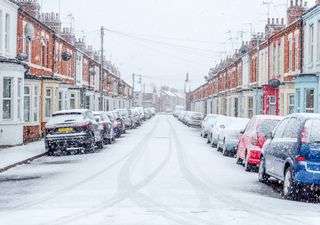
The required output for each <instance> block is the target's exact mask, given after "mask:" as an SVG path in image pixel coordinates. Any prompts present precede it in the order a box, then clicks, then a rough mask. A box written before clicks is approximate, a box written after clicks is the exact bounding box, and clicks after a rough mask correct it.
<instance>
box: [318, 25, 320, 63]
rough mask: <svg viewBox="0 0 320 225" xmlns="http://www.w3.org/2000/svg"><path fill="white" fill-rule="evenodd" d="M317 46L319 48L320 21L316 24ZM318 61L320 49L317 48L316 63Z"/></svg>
mask: <svg viewBox="0 0 320 225" xmlns="http://www.w3.org/2000/svg"><path fill="white" fill-rule="evenodd" d="M317 46H318V47H319V46H320V20H318V23H317ZM319 60H320V49H319V48H317V61H319Z"/></svg>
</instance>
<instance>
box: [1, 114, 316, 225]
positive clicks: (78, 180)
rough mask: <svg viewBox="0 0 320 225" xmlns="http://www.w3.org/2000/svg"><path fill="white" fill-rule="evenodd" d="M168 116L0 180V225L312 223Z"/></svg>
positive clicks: (310, 214)
mask: <svg viewBox="0 0 320 225" xmlns="http://www.w3.org/2000/svg"><path fill="white" fill-rule="evenodd" d="M199 134H200V133H199V130H198V129H195V128H188V127H186V126H184V125H183V124H181V123H180V122H178V121H177V120H176V119H175V118H173V117H172V116H169V115H158V116H156V117H155V118H153V119H152V120H150V121H147V122H146V123H145V124H144V125H143V126H142V127H140V128H139V129H137V130H132V131H129V132H128V134H126V135H125V136H124V137H123V138H121V139H119V140H117V143H116V144H115V145H112V146H106V147H105V149H104V150H102V151H101V152H99V153H96V154H89V155H76V156H66V157H44V158H41V159H39V160H36V161H34V162H32V163H31V164H28V165H23V166H20V167H17V168H15V169H13V170H10V171H7V172H5V173H2V174H0V190H1V195H0V224H1V225H2V224H3V225H13V224H15V225H21V224H23V225H59V224H61V225H62V224H63V225H64V224H74V225H96V224H99V225H100V224H101V225H102V224H103V225H106V224H108V225H109V224H110V225H120V224H121V225H171V224H181V225H198V224H205V225H207V224H208V225H209V224H210V225H211V224H213V225H214V224H217V225H222V224H226V225H232V224H246V225H248V224H254V225H259V224H266V225H270V224H272V225H277V224H290V225H293V224H308V225H309V224H319V223H320V205H319V204H315V203H305V202H296V201H288V200H283V199H281V195H280V193H279V192H278V191H277V189H278V188H279V187H278V186H277V185H276V184H274V185H272V186H270V185H269V186H268V185H264V184H261V183H259V182H258V181H257V174H256V173H247V172H244V170H243V168H240V166H239V165H236V163H235V160H234V159H231V158H226V157H223V156H222V154H221V153H218V152H217V151H215V150H214V149H212V148H210V147H209V146H208V145H207V144H206V141H205V140H204V139H202V138H201V137H200V135H199Z"/></svg>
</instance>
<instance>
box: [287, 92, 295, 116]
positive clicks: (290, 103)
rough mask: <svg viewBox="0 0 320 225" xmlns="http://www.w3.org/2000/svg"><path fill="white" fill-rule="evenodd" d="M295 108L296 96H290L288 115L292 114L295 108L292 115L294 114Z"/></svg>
mask: <svg viewBox="0 0 320 225" xmlns="http://www.w3.org/2000/svg"><path fill="white" fill-rule="evenodd" d="M291 98H292V99H293V103H292V102H291V101H290V100H291ZM294 106H295V98H294V94H288V114H290V109H291V108H293V110H292V113H294Z"/></svg>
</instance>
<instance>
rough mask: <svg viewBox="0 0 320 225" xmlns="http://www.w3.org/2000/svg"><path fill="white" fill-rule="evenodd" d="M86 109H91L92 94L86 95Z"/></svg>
mask: <svg viewBox="0 0 320 225" xmlns="http://www.w3.org/2000/svg"><path fill="white" fill-rule="evenodd" d="M85 108H86V109H90V96H89V95H87V96H86V106H85Z"/></svg>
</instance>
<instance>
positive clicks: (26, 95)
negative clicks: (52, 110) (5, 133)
mask: <svg viewBox="0 0 320 225" xmlns="http://www.w3.org/2000/svg"><path fill="white" fill-rule="evenodd" d="M26 88H27V89H28V90H29V92H28V93H26V92H25V89H26ZM23 93H24V97H23V101H24V110H23V120H24V122H26V123H30V122H31V111H32V110H31V105H32V103H31V85H25V86H24V89H23ZM26 98H28V99H29V104H26V102H25V99H26ZM27 106H29V108H27ZM27 109H29V110H28V111H27V112H28V119H27V120H25V119H26V110H27Z"/></svg>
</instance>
